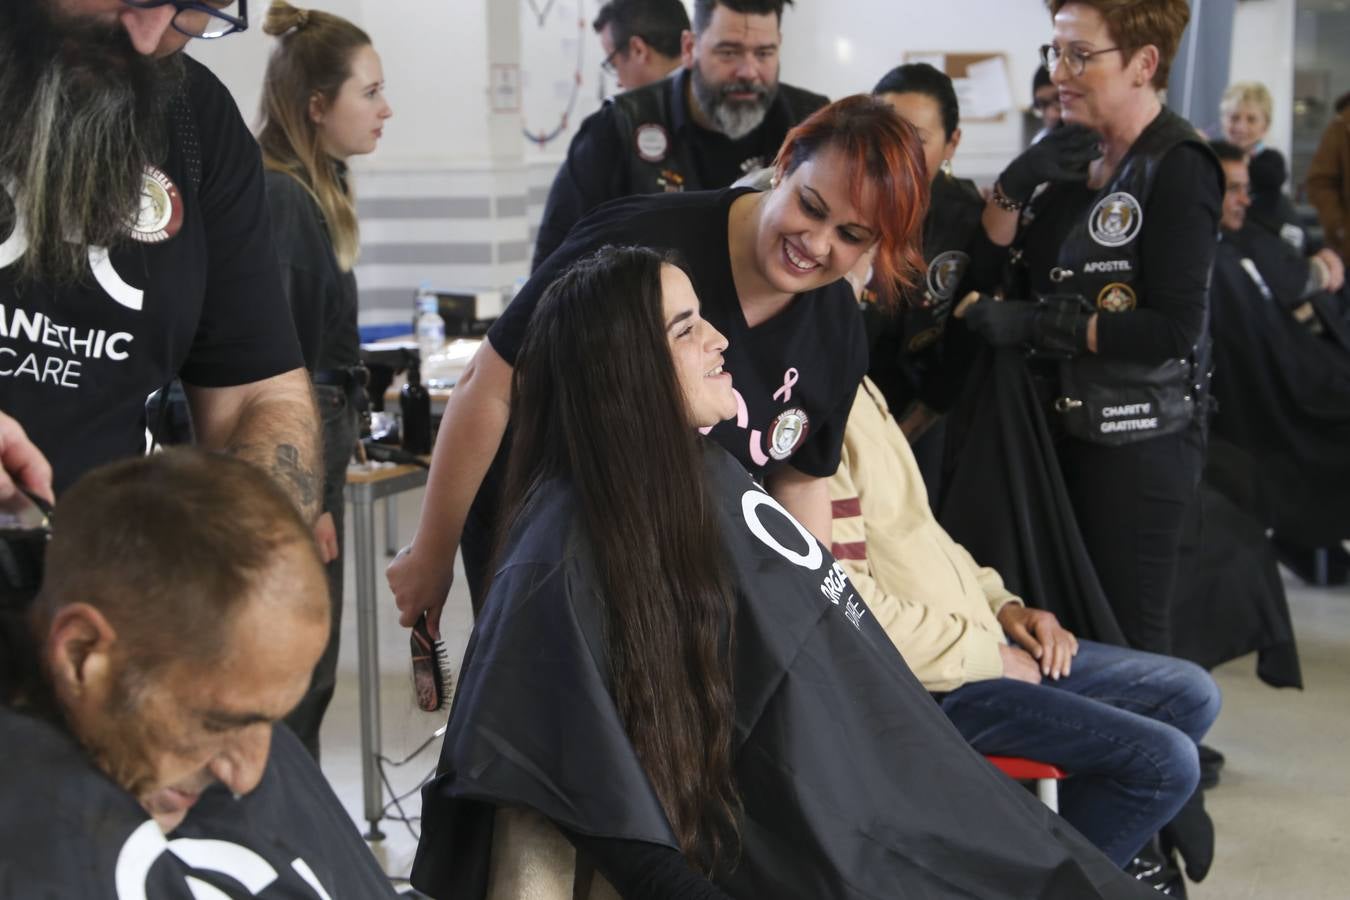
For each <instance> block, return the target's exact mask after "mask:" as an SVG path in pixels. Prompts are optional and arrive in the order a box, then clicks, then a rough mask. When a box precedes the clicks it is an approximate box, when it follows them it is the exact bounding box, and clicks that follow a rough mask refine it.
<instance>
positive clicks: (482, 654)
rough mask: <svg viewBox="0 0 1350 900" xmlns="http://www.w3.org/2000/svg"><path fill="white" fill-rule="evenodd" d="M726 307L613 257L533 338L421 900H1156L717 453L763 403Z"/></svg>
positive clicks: (681, 281)
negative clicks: (703, 306) (986, 748)
mask: <svg viewBox="0 0 1350 900" xmlns="http://www.w3.org/2000/svg"><path fill="white" fill-rule="evenodd" d="M699 300H700V298H699V297H697V296H696V295H695V292H694V290H693V286H692V282H691V280H690V278H689V277H688V275H687V274H685V273H684V272H683V271H681V270H680V269H679V268H678V267H677V266H675V265H673V264H671V263H670V262H668V261H667V260H666V258H665V257H663V256H662V255H660V254H658V253H656V252H654V251H651V250H645V249H634V248H629V249H616V248H612V247H610V248H603V249H601V250H600V251H598V252H597V253H595V254H593V255H591V256H588V257H585V258H583V259H582V260H580V261H578V262H577V263H575V264H574V265H573V266H571V267H570V268H569V269H567V270H566V271H565V272H564V273H563V274H562V275H561V276H560V277H559V279H558V280H557V281H556V282H554V283H553V284H552V285H551V286H550V287H549V289H548V290H547V292H546V293H545V295H544V297H543V298H542V299H541V300H540V302H539V304H538V307H537V309H536V310H535V313H534V315H533V317H532V319H531V321H530V328H529V331H528V332H527V334H526V337H525V340H524V342H523V343H522V345H521V348H520V353H519V354H518V355H517V357H516V360H517V366H516V370H515V375H514V392H513V395H512V411H513V414H514V416H515V421H516V422H517V425H516V426H515V427H516V428H517V433H516V435H515V441H514V445H513V450H512V454H511V459H510V463H509V474H508V477H507V482H506V483H507V490H506V505H505V510H506V515H505V517H504V520H503V523H504V532H503V535H504V536H503V537H502V539H501V540H500V541H499V542H498V550H497V552H496V554H495V563H494V566H493V571H492V576H491V579H490V586H489V587H488V590H487V596H486V599H485V603H484V606H483V608H482V610H481V612H480V615H479V617H478V620H477V622H476V625H475V628H474V632H473V636H472V637H471V639H470V643H469V647H468V650H467V652H466V655H465V661H464V666H463V668H462V670H461V673H460V678H459V684H458V688H457V691H456V694H455V701H454V707H453V709H452V710H451V713H450V722H449V726H448V729H447V732H446V737H445V744H444V747H443V750H442V755H441V763H440V767H439V773H438V776H437V778H436V779H435V781H433V782H432V783H431V784H430V785H428V787H427V788H426V789H425V790H424V793H423V833H422V839H421V841H420V843H419V847H418V856H417V860H416V863H415V864H414V870H413V882H414V884H416V885H417V887H418V888H419V889H420V890H422V891H424V892H426V893H428V894H430V895H431V896H434V897H456V898H477V897H490V898H493V900H496V898H505V897H521V896H530V897H536V898H541V900H542V898H548V900H552V898H554V897H557V898H562V900H571V898H574V897H582V898H587V900H592V898H600V897H613V896H614V895H615V892H617V894H618V895H619V896H623V897H642V898H656V900H659V898H675V897H680V898H690V897H697V898H725V897H728V896H730V897H741V898H752V897H753V898H761V897H811V898H863V897H880V896H886V897H904V896H913V897H936V896H970V897H982V898H1004V897H1006V898H1013V897H1016V898H1028V897H1046V898H1051V897H1074V898H1091V897H1113V898H1114V897H1142V896H1151V893H1150V894H1147V895H1146V894H1144V893H1143V892H1144V891H1145V890H1146V889H1145V888H1143V887H1142V886H1137V885H1136V884H1135V883H1134V882H1133V881H1132V880H1130V879H1129V878H1128V877H1127V876H1125V875H1124V873H1122V872H1121V871H1120V870H1119V869H1118V868H1116V867H1115V866H1113V865H1112V864H1111V863H1110V861H1109V860H1107V859H1106V858H1105V857H1104V856H1102V855H1100V853H1098V852H1097V851H1096V850H1095V849H1093V848H1092V847H1091V846H1090V845H1089V844H1088V843H1087V842H1086V841H1085V840H1084V839H1083V838H1082V837H1081V836H1079V835H1078V834H1077V833H1076V832H1074V831H1073V830H1072V829H1069V828H1067V827H1065V826H1064V824H1063V823H1062V821H1060V820H1059V819H1058V818H1056V817H1054V816H1053V815H1052V814H1051V813H1050V812H1049V811H1048V810H1047V809H1046V808H1045V807H1044V806H1042V805H1041V804H1040V803H1039V802H1038V801H1037V800H1036V799H1035V798H1034V797H1033V796H1032V795H1031V794H1030V793H1028V792H1026V791H1024V790H1022V789H1021V788H1019V787H1017V786H1015V785H1014V784H1012V783H1011V782H1009V781H1008V780H1006V779H1005V778H1004V777H1003V776H1002V775H1000V774H999V773H998V772H996V771H995V770H994V769H993V768H992V767H990V766H988V765H987V764H986V763H985V762H984V761H983V760H981V759H980V757H979V756H978V755H976V754H975V753H974V751H972V750H971V749H970V748H969V746H968V745H967V744H966V742H965V741H964V740H963V739H962V738H961V736H960V735H959V734H957V733H956V731H955V730H954V729H952V727H951V726H950V724H949V723H948V722H947V721H946V719H945V717H944V716H943V715H942V713H941V711H940V710H939V708H938V707H937V705H936V704H935V703H933V701H932V698H931V697H930V696H929V695H928V693H927V692H926V691H924V689H923V688H922V687H921V686H920V685H919V683H918V682H917V681H916V680H915V679H914V677H913V676H912V675H911V674H910V673H909V670H908V669H907V668H906V667H905V664H904V661H903V660H902V659H901V657H900V656H899V655H898V653H897V652H896V650H895V648H894V646H893V645H892V644H891V642H890V640H889V639H888V638H887V637H886V634H885V632H884V631H882V630H881V628H880V626H878V625H877V624H876V623H875V622H874V621H873V617H872V615H871V612H870V610H868V609H867V607H866V605H865V604H864V603H863V602H862V601H861V600H860V599H859V598H858V595H857V594H856V592H855V591H854V590H853V587H852V585H851V584H850V583H849V582H848V579H847V578H846V577H845V576H844V574H843V570H842V568H841V567H840V566H839V564H838V563H836V562H835V561H834V559H833V558H832V557H831V556H830V555H829V553H828V552H826V549H825V547H824V546H823V545H822V544H821V543H820V542H819V541H818V540H817V539H816V538H815V537H813V536H812V535H811V534H810V532H808V531H807V529H806V528H805V526H804V525H803V524H801V523H799V522H798V521H797V520H796V519H794V518H793V517H792V516H791V515H790V514H789V513H788V512H787V511H786V510H785V509H784V508H783V507H782V505H780V504H779V503H778V502H777V501H775V500H774V499H773V497H771V496H770V495H769V494H768V493H767V492H765V491H764V490H763V489H762V488H761V487H759V486H758V485H757V484H755V482H754V481H753V480H752V479H751V478H750V477H749V475H748V474H747V473H746V472H745V470H744V468H743V467H742V466H741V464H740V463H739V462H738V461H737V460H735V459H734V458H733V457H732V456H731V455H730V454H729V453H728V452H727V451H726V450H724V449H722V448H721V447H719V446H718V445H717V444H716V443H714V442H713V441H712V440H710V439H704V438H702V437H700V435H699V433H698V432H699V430H701V429H706V428H707V427H708V426H710V425H714V424H716V423H717V422H719V421H722V420H724V419H726V418H730V417H733V416H735V415H736V414H737V412H738V409H737V408H738V406H739V404H738V403H737V401H736V399H735V393H734V390H735V385H734V382H733V381H732V378H731V376H730V374H729V373H728V372H726V371H724V369H723V362H724V360H725V359H726V358H727V353H728V352H729V348H728V345H727V340H726V338H724V337H723V336H722V335H721V333H720V332H719V331H718V330H717V329H716V328H715V327H714V326H713V325H712V323H710V322H709V321H708V320H707V319H705V318H703V316H702V314H701V312H700V304H699ZM634 408H640V410H641V414H640V415H638V416H634V415H633V413H632V410H633V409H634ZM568 842H570V843H571V844H572V845H574V846H575V848H576V853H572V852H571V848H570V847H568ZM596 872H598V875H596ZM600 876H603V877H600ZM611 886H612V888H613V891H611Z"/></svg>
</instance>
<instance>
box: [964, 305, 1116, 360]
mask: <svg viewBox="0 0 1350 900" xmlns="http://www.w3.org/2000/svg"><path fill="white" fill-rule="evenodd" d="M1092 316H1093V313H1091V312H1089V311H1087V310H1084V309H1075V308H1074V307H1072V306H1069V305H1067V304H1062V303H1045V302H1037V303H1026V302H1023V301H1011V302H1009V301H1004V302H1001V303H1000V302H999V301H996V300H993V299H991V298H989V297H981V298H980V299H979V300H978V301H977V302H975V303H972V304H971V305H970V306H969V307H968V308H967V309H966V310H965V316H964V318H965V320H966V324H967V325H968V326H970V327H971V328H972V329H974V330H975V331H976V332H978V333H979V334H980V335H981V336H982V337H983V338H984V339H985V341H987V342H988V343H989V344H990V345H992V346H994V347H1019V346H1024V347H1028V348H1030V349H1032V350H1036V351H1040V352H1043V353H1050V354H1056V355H1059V356H1077V355H1078V354H1079V353H1082V352H1084V351H1086V350H1087V329H1088V322H1089V321H1090V320H1091V319H1092Z"/></svg>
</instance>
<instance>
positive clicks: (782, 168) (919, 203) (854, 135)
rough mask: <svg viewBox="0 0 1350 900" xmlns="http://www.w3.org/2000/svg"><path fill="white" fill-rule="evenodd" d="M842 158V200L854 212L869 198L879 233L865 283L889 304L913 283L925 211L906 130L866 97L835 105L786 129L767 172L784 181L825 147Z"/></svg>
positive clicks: (921, 175)
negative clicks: (845, 182) (845, 178)
mask: <svg viewBox="0 0 1350 900" xmlns="http://www.w3.org/2000/svg"><path fill="white" fill-rule="evenodd" d="M831 147H832V148H834V149H836V150H838V151H839V153H840V154H841V155H842V156H843V157H844V160H845V164H846V165H847V166H848V168H849V196H850V199H851V200H852V202H853V206H854V208H855V209H859V210H861V209H862V208H863V203H864V195H865V193H866V192H867V190H868V188H872V189H873V192H874V194H875V196H876V206H875V209H874V210H873V216H874V218H875V221H874V223H873V230H874V231H875V232H876V233H877V234H878V235H879V239H878V242H877V253H876V258H875V259H874V260H873V262H872V284H873V285H874V286H875V287H876V288H877V293H878V294H879V295H880V297H881V301H882V303H883V304H885V305H887V306H891V307H893V306H895V304H896V303H898V302H899V298H900V296H901V295H902V294H903V293H904V291H905V290H906V289H908V288H912V287H915V286H917V285H918V284H920V282H921V280H922V274H923V272H924V269H925V265H924V261H923V248H922V239H923V220H924V216H925V215H927V213H928V184H929V179H928V168H927V165H926V164H925V163H924V160H923V144H922V142H921V141H920V140H919V135H918V132H916V131H915V130H914V127H913V126H912V125H910V124H909V123H908V122H906V121H905V120H904V119H902V118H901V117H900V116H899V115H898V114H897V113H896V112H895V111H894V110H892V109H891V108H890V106H888V105H887V104H886V103H884V102H882V101H881V100H878V99H877V98H875V97H872V96H869V95H867V94H857V95H855V96H852V97H845V98H843V99H842V100H836V101H835V102H833V103H831V104H830V105H829V106H825V107H822V108H821V109H818V110H816V111H815V112H814V113H812V114H811V116H810V117H809V118H807V119H806V120H805V121H803V122H801V123H800V124H799V125H797V127H795V128H793V129H792V130H791V131H789V132H788V134H787V138H786V139H785V140H784V141H783V146H782V147H781V148H779V150H778V158H777V159H776V160H775V161H774V168H775V169H776V170H777V172H778V177H779V178H780V179H781V178H786V177H787V176H789V175H791V174H792V173H793V172H795V171H796V170H797V167H798V166H800V165H801V164H802V163H804V162H806V161H807V160H809V159H812V158H813V157H815V156H816V154H818V153H820V152H821V151H822V150H825V149H827V148H831Z"/></svg>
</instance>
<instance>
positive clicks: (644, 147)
mask: <svg viewBox="0 0 1350 900" xmlns="http://www.w3.org/2000/svg"><path fill="white" fill-rule="evenodd" d="M633 142H634V143H635V144H636V145H637V153H638V156H640V157H642V159H643V161H645V162H649V163H659V162H662V161H663V160H664V159H665V158H666V154H667V153H669V152H670V135H668V134H666V130H665V129H664V128H662V127H661V126H660V125H657V124H656V123H655V122H649V123H648V124H646V125H639V126H638V129H637V131H636V132H635V133H634V134H633Z"/></svg>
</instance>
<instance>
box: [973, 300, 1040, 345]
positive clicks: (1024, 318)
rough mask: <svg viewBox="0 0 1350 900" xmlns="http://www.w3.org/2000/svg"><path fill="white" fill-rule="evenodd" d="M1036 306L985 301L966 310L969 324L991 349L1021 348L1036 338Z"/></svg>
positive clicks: (1018, 302) (1037, 309)
mask: <svg viewBox="0 0 1350 900" xmlns="http://www.w3.org/2000/svg"><path fill="white" fill-rule="evenodd" d="M1039 312H1040V310H1039V308H1038V307H1037V305H1036V304H1034V303H1022V302H1020V301H1014V302H1009V301H998V300H994V299H992V298H990V297H982V298H980V300H979V301H977V302H976V303H974V304H972V305H971V307H970V308H969V309H967V310H966V316H965V318H966V324H967V325H968V326H970V328H971V329H973V330H974V331H976V332H977V333H978V334H979V335H980V336H981V337H983V338H984V339H985V341H987V342H988V343H989V344H990V345H991V346H994V347H1017V346H1021V345H1022V344H1027V343H1030V341H1031V339H1032V338H1033V337H1035V335H1036V316H1037V315H1038V313H1039Z"/></svg>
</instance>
